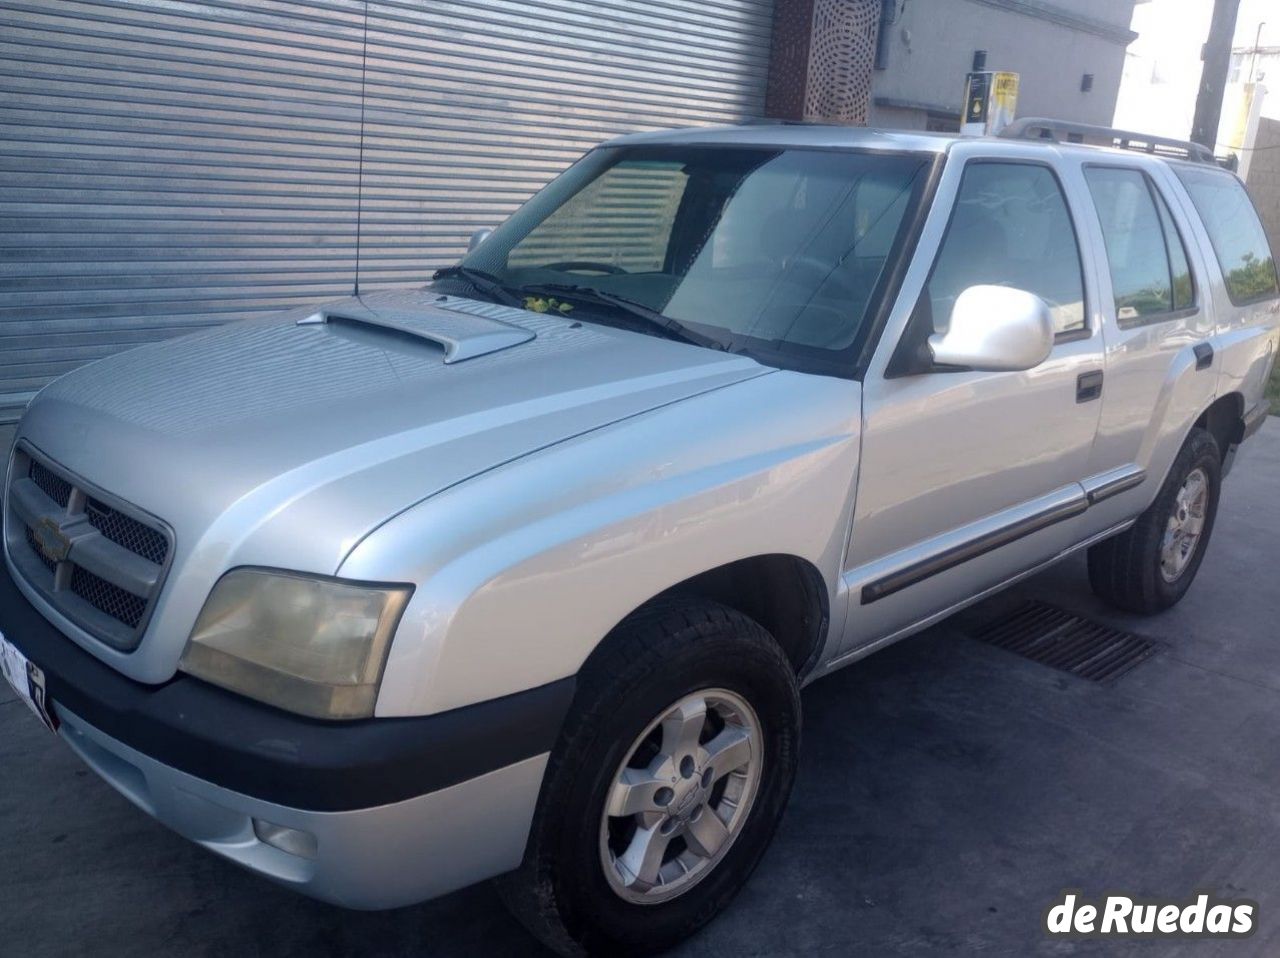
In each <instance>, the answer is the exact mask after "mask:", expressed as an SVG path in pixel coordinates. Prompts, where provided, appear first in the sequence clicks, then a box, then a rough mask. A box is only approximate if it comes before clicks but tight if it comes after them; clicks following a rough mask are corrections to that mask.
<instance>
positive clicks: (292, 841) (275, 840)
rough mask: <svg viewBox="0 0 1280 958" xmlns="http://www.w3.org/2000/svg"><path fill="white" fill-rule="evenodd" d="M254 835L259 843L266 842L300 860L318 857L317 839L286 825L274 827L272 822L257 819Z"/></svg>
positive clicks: (254, 823)
mask: <svg viewBox="0 0 1280 958" xmlns="http://www.w3.org/2000/svg"><path fill="white" fill-rule="evenodd" d="M253 833H254V834H255V835H257V836H258V840H259V841H262V842H266V843H267V844H268V845H270V846H271V847H273V848H278V849H280V851H282V852H288V853H289V854H290V855H297V856H298V857H299V858H315V857H316V847H317V843H316V837H315V836H314V835H312V834H311V833H310V832H304V831H300V830H299V829H296V828H287V827H286V826H284V825H273V824H272V823H271V822H264V821H262V820H261V819H258V818H255V819H254V820H253Z"/></svg>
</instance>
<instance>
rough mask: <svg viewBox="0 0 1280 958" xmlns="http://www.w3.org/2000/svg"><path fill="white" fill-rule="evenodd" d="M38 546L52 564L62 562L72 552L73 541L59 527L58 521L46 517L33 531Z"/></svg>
mask: <svg viewBox="0 0 1280 958" xmlns="http://www.w3.org/2000/svg"><path fill="white" fill-rule="evenodd" d="M31 534H32V535H33V536H34V537H35V540H36V545H38V546H39V547H40V551H41V552H42V553H44V557H45V558H46V559H48V560H49V561H50V562H62V561H63V560H64V559H66V557H67V556H68V555H69V554H70V552H71V540H70V539H68V538H67V534H66V533H65V532H63V531H62V530H61V529H60V528H59V527H58V521H57V520H56V519H51V518H50V517H49V516H45V517H44V518H43V519H41V520H40V521H39V522H37V523H36V525H35V528H33V529H32V530H31Z"/></svg>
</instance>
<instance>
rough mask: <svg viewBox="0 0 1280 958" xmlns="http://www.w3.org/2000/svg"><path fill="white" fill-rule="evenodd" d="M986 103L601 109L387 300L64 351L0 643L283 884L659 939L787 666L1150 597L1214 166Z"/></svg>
mask: <svg viewBox="0 0 1280 958" xmlns="http://www.w3.org/2000/svg"><path fill="white" fill-rule="evenodd" d="M1015 132H1016V133H1021V134H1022V136H1010V137H1006V138H1000V139H956V138H943V137H933V136H924V135H908V134H893V133H883V132H875V131H867V130H854V129H844V128H823V127H812V126H753V127H742V128H727V129H716V130H706V129H702V130H689V131H682V132H672V133H662V134H646V135H638V136H630V137H624V138H622V139H619V140H615V141H613V142H611V143H609V144H606V145H605V146H602V147H600V148H599V149H596V150H593V151H591V152H590V153H588V154H587V155H586V156H585V157H583V158H582V160H581V161H579V162H578V163H577V164H575V165H574V166H573V167H572V168H571V169H569V170H568V171H567V172H566V173H564V174H563V175H562V176H561V177H560V178H558V179H557V180H555V181H554V182H553V183H552V184H551V185H550V186H548V187H547V188H546V189H544V190H543V191H542V192H540V193H539V194H538V195H537V196H535V197H534V198H533V199H531V200H530V201H529V202H528V203H527V204H525V206H523V207H522V208H521V209H520V210H519V211H518V212H516V213H515V214H514V215H513V216H512V217H511V218H510V219H509V220H507V221H506V222H505V223H504V224H502V225H501V226H499V227H498V228H497V229H496V230H494V231H493V232H492V233H491V234H490V235H487V236H482V237H477V241H476V242H475V244H474V248H473V249H472V251H471V252H470V253H469V254H468V255H467V256H466V257H465V258H464V259H463V260H462V261H461V262H460V263H459V264H458V265H457V266H453V267H450V268H447V269H443V270H441V271H439V272H438V273H437V274H436V276H435V278H434V281H433V282H432V283H431V284H430V285H429V286H427V287H426V288H423V289H413V290H400V291H382V292H374V293H366V294H364V295H360V296H356V297H354V298H351V299H347V300H343V301H340V302H335V303H330V304H328V305H325V306H322V307H319V308H311V309H306V310H299V311H293V312H288V313H283V314H280V315H277V316H274V317H272V318H269V319H266V320H261V321H254V322H247V323H240V324H235V325H229V326H224V327H221V328H217V329H211V330H208V331H205V332H201V333H198V334H196V335H192V336H189V337H186V338H184V339H180V340H175V341H169V342H164V343H158V344H155V345H150V346H145V347H143V348H140V349H135V350H133V351H131V352H128V353H124V354H121V355H117V356H113V357H111V358H108V359H104V360H101V361H99V362H97V363H94V364H92V365H90V366H87V367H84V368H82V369H80V370H77V371H76V372H73V373H71V374H70V375H68V376H65V377H64V378H62V379H60V380H58V381H57V382H55V383H53V384H52V385H50V386H49V387H47V388H46V389H45V390H44V391H43V392H41V393H40V395H39V396H38V397H37V398H36V399H35V401H34V402H33V403H32V404H31V407H30V408H29V409H28V411H27V413H26V415H25V417H24V418H23V420H22V423H21V425H20V427H19V430H18V434H17V440H16V444H15V447H14V450H13V453H12V456H11V458H10V461H9V469H8V478H7V481H6V487H5V489H6V495H5V500H4V546H5V548H4V553H5V570H6V571H5V573H4V574H3V575H0V610H2V611H0V628H2V629H3V632H4V636H5V641H4V643H3V646H2V647H0V650H2V651H3V656H2V657H0V658H2V659H3V662H4V664H5V671H6V673H7V674H8V675H9V677H10V679H11V681H12V682H13V683H14V685H15V687H16V688H17V690H18V692H19V694H20V695H21V696H22V697H23V698H24V699H26V700H27V701H28V702H29V704H31V706H32V708H33V710H34V711H35V712H36V713H37V714H38V715H39V716H40V717H41V719H42V720H43V721H45V722H46V723H47V724H48V725H49V726H50V727H51V728H54V729H55V730H56V731H57V733H58V735H59V736H60V737H61V738H62V740H63V741H64V742H66V743H67V744H68V745H69V746H70V747H71V748H72V749H74V750H75V751H76V752H77V753H78V754H79V755H80V756H81V758H83V759H84V761H85V762H87V763H88V764H89V765H90V766H91V767H92V768H93V769H94V770H95V771H97V772H98V773H99V774H100V775H101V776H102V777H103V778H105V779H106V780H107V781H108V782H110V783H111V784H112V785H113V786H114V787H115V788H117V789H118V790H119V791H121V792H122V793H123V794H124V795H126V796H127V797H128V798H129V799H130V800H132V801H133V802H134V803H135V804H136V805H138V806H139V807H140V808H142V809H143V810H144V811H145V812H147V813H148V814H150V815H153V816H155V817H156V818H157V819H159V820H160V821H162V822H164V823H165V824H166V825H168V826H170V827H172V828H173V829H175V830H176V831H178V832H180V833H181V834H183V835H185V836H187V837H189V838H190V839H192V840H193V841H196V842H198V843H200V844H201V845H203V846H204V847H206V848H208V849H210V850H211V851H214V852H216V853H218V854H220V855H223V856H225V857H227V858H229V859H232V860H233V861H235V862H237V863H239V864H241V865H243V866H245V867H247V868H249V869H251V870H253V871H255V872H257V873H259V874H261V875H264V876H266V877H268V878H271V879H273V880H275V881H278V882H280V883H282V884H285V885H288V886H290V887H293V888H296V889H297V890H299V891H301V892H304V893H306V894H308V895H312V896H315V897H317V898H321V899H325V900H327V901H331V902H335V903H338V904H341V905H346V906H349V907H353V908H386V907H392V906H398V905H404V904H407V903H410V902H417V901H421V900H423V899H426V898H429V897H431V896H434V895H440V894H443V893H445V892H448V891H450V890H452V889H456V888H459V887H461V886H463V885H467V884H469V883H472V882H476V881H480V880H482V879H486V878H491V877H494V876H500V875H501V876H503V877H502V879H501V882H500V885H501V888H502V891H503V894H504V896H505V898H506V899H507V901H508V902H509V903H510V904H511V906H512V907H513V909H514V910H515V912H516V913H517V914H518V915H519V916H520V917H521V918H522V919H523V920H524V921H525V922H526V923H527V924H528V925H529V927H530V928H531V929H532V930H533V932H534V933H535V934H537V935H538V936H539V937H540V938H541V939H542V940H543V941H545V942H547V943H548V944H550V945H551V946H552V947H554V948H557V949H559V950H561V951H563V952H566V953H568V952H579V951H584V950H585V951H592V952H606V953H617V952H636V951H646V950H652V949H656V948H661V947H663V946H666V945H668V944H671V943H672V942H674V941H676V940H678V939H680V938H681V937H683V936H685V935H688V934H689V933H691V932H692V931H693V930H695V929H697V928H698V927H700V926H701V925H702V924H704V923H705V922H706V921H708V920H709V919H710V918H711V917H712V916H714V915H715V913H716V912H717V911H718V910H719V909H721V908H722V907H723V906H724V905H725V903H726V902H727V901H728V900H729V899H730V897H731V896H732V895H733V894H734V892H735V891H736V890H737V889H738V888H739V887H740V886H741V885H742V883H743V882H744V881H745V880H746V878H747V876H748V875H749V874H750V872H751V870H752V868H753V867H754V866H755V864H756V863H757V861H759V859H760V856H761V854H762V853H763V851H764V849H765V847H766V846H767V844H768V842H769V839H770V837H771V835H772V833H773V831H774V826H775V824H776V823H777V821H778V819H779V816H780V815H781V814H782V811H783V808H784V806H785V805H786V801H787V796H788V793H789V791H790V789H791V785H792V780H793V778H794V774H795V768H796V759H797V754H798V748H799V742H800V697H799V689H800V687H801V686H802V685H804V684H805V683H808V682H811V681H813V680H815V679H817V678H819V677H821V676H823V675H825V674H827V673H829V672H831V671H833V670H834V669H837V668H840V667H841V666H844V665H848V664H850V663H852V662H854V661H856V660H858V659H859V658H861V657H863V656H865V655H867V654H869V653H870V652H873V651H874V650H876V649H879V648H882V647H884V646H885V645H887V644H888V643H890V642H893V641H895V640H897V639H900V638H902V637H904V636H907V635H909V634H911V633H912V632H915V631H917V630H919V629H921V628H924V627H925V626H927V625H929V624H930V623H933V622H936V621H938V620H939V619H941V618H943V617H944V616H947V615H950V614H951V613H952V612H954V611H956V610H957V609H960V608H961V607H963V606H965V605H967V604H969V603H972V602H975V601H977V600H978V599H981V598H982V597H984V596H986V595H989V594H991V593H992V592H994V591H995V590H998V589H1000V588H1002V587H1004V586H1006V585H1008V584H1009V583H1011V582H1013V581H1015V580H1017V579H1019V578H1022V577H1024V576H1026V575H1028V574H1030V573H1032V572H1034V571H1036V570H1037V569H1041V568H1043V567H1045V566H1046V565H1048V564H1050V563H1053V562H1055V561H1057V560H1058V559H1061V558H1062V557H1063V556H1065V555H1067V554H1069V553H1071V552H1074V551H1076V550H1080V549H1088V558H1089V572H1090V577H1091V580H1092V583H1093V587H1094V589H1095V590H1096V591H1097V592H1098V593H1099V594H1100V595H1102V596H1103V597H1104V598H1106V599H1107V600H1109V601H1110V602H1112V603H1114V604H1115V605H1117V606H1119V607H1121V608H1123V609H1127V610H1131V611H1135V612H1144V613H1149V612H1156V611H1159V610H1161V609H1165V608H1168V607H1169V606H1171V605H1173V604H1174V603H1175V602H1177V601H1178V600H1179V599H1180V598H1181V597H1182V595H1183V594H1184V593H1185V592H1186V591H1187V589H1188V587H1189V586H1190V585H1191V583H1192V580H1193V579H1194V577H1195V575H1196V570H1197V568H1198V567H1199V565H1200V562H1201V560H1202V559H1203V558H1204V554H1205V549H1206V547H1207V545H1208V542H1209V536H1210V533H1211V532H1212V529H1213V521H1214V514H1215V511H1216V509H1217V504H1218V497H1219V494H1220V491H1221V483H1222V478H1223V476H1224V475H1225V474H1226V472H1227V470H1228V469H1229V467H1230V466H1231V463H1232V459H1233V456H1234V453H1235V451H1236V449H1237V447H1238V446H1239V445H1240V443H1242V442H1243V441H1244V440H1245V439H1246V438H1247V437H1248V436H1249V435H1250V434H1251V433H1252V432H1253V431H1254V430H1255V429H1256V428H1257V427H1258V426H1259V424H1260V423H1261V422H1262V421H1263V417H1264V416H1265V413H1266V407H1265V403H1264V402H1263V400H1262V396H1263V392H1264V384H1265V383H1266V381H1267V379H1268V376H1269V375H1270V372H1271V367H1272V364H1273V362H1274V359H1275V353H1276V347H1277V339H1278V337H1280V332H1278V330H1277V324H1278V322H1280V313H1278V310H1280V297H1278V289H1277V277H1276V269H1275V263H1274V260H1273V258H1272V254H1271V251H1270V250H1269V248H1268V245H1267V240H1266V238H1265V235H1264V234H1263V231H1262V227H1261V226H1260V224H1259V222H1258V217H1257V215H1256V214H1255V212H1254V210H1253V207H1252V206H1251V204H1250V201H1249V199H1248V197H1247V195H1246V193H1245V191H1244V189H1243V187H1242V186H1241V184H1240V181H1239V180H1238V179H1237V178H1236V177H1234V176H1233V175H1232V174H1230V173H1228V172H1225V171H1223V170H1221V169H1219V168H1217V167H1216V166H1214V165H1213V164H1212V162H1210V161H1207V160H1211V158H1206V157H1205V156H1204V155H1203V153H1202V152H1201V151H1197V150H1195V149H1193V148H1190V147H1187V148H1185V149H1181V150H1178V149H1175V148H1170V147H1168V145H1166V144H1148V145H1149V146H1150V147H1151V151H1150V152H1135V151H1133V150H1124V149H1105V148H1094V147H1086V146H1076V145H1069V144H1060V143H1057V142H1056V141H1054V140H1052V139H1050V140H1045V139H1031V138H1029V135H1030V133H1031V132H1032V128H1031V127H1028V125H1027V124H1022V125H1020V126H1019V128H1018V130H1016V131H1015ZM1042 132H1046V133H1051V132H1052V131H1051V130H1049V128H1048V126H1045V127H1044V130H1043V131H1042ZM1158 154H1165V155H1158ZM1172 154H1178V156H1176V157H1174V158H1171V156H1170V155H1172ZM138 867H139V868H142V867H144V863H142V862H139V863H138Z"/></svg>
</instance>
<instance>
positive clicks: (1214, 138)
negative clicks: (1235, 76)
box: [1191, 0, 1240, 150]
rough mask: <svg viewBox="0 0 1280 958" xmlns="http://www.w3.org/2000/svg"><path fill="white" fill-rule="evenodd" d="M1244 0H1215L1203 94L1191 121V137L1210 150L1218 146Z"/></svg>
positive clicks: (1202, 75) (1202, 73)
mask: <svg viewBox="0 0 1280 958" xmlns="http://www.w3.org/2000/svg"><path fill="white" fill-rule="evenodd" d="M1239 12H1240V0H1213V20H1212V21H1211V22H1210V24H1209V39H1208V41H1207V42H1206V43H1205V45H1204V53H1203V54H1202V56H1201V59H1202V60H1204V67H1203V68H1202V69H1201V71H1200V93H1199V95H1198V96H1197V97H1196V115H1195V119H1194V120H1192V122H1191V139H1192V140H1194V141H1195V142H1196V143H1200V144H1203V145H1204V146H1207V147H1208V148H1209V149H1211V150H1212V149H1214V148H1215V147H1217V145H1218V122H1219V121H1220V120H1221V119H1222V94H1223V92H1224V90H1225V88H1226V85H1227V70H1228V68H1229V67H1230V66H1231V41H1232V39H1233V38H1234V37H1235V32H1236V15H1237V14H1238V13H1239Z"/></svg>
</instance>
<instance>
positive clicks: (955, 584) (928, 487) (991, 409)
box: [844, 144, 1102, 654]
mask: <svg viewBox="0 0 1280 958" xmlns="http://www.w3.org/2000/svg"><path fill="white" fill-rule="evenodd" d="M985 149H986V150H990V149H991V148H990V147H985ZM1056 160H1057V157H1056V154H1055V153H1054V152H1053V151H1051V150H1048V149H1045V148H1039V147H1017V146H1012V145H1011V146H1008V147H1006V148H1005V149H1004V150H1002V151H1000V153H999V154H996V153H995V152H994V151H992V152H989V153H986V152H984V145H983V144H974V145H969V144H962V145H959V146H957V147H954V148H953V150H952V155H951V158H950V159H949V161H948V164H947V169H946V171H945V173H944V175H943V179H942V182H941V183H940V184H939V189H938V194H937V199H936V201H935V204H934V208H933V211H932V212H931V214H930V219H929V222H928V223H927V224H926V227H925V230H924V232H923V234H922V238H921V244H920V248H919V250H918V252H917V255H916V257H915V261H914V262H913V264H912V266H911V269H910V270H909V272H908V275H907V278H906V281H905V282H904V285H903V291H902V296H901V297H900V300H899V303H898V304H897V307H896V309H895V314H894V316H893V317H891V319H890V321H889V324H888V327H887V329H886V334H885V336H884V338H883V341H882V342H881V343H880V345H879V347H878V351H877V355H876V357H875V358H874V359H873V360H872V363H871V368H869V369H868V371H867V374H866V376H865V379H864V404H863V445H862V466H861V472H860V475H859V482H858V495H857V504H856V513H855V520H854V524H853V527H852V532H851V536H850V541H849V547H848V550H847V555H846V562H845V570H846V571H845V583H846V585H847V586H848V588H849V589H850V602H849V607H850V614H849V619H848V622H847V628H846V642H845V646H844V651H845V653H846V654H852V653H853V652H854V651H856V650H858V649H860V648H864V647H868V646H869V645H870V644H872V643H876V644H878V643H879V642H880V641H888V640H889V639H891V638H893V637H894V636H895V635H896V634H898V633H900V632H901V631H903V630H904V629H907V628H911V627H913V626H914V625H917V624H919V623H920V622H921V621H924V620H927V619H929V618H931V617H934V616H937V615H940V614H942V613H943V612H945V611H946V610H947V609H949V608H951V607H953V606H955V605H956V604H958V603H960V602H964V601H967V600H969V599H971V598H972V597H974V596H975V595H978V594H980V593H982V592H983V591H984V590H987V589H990V588H992V587H993V586H996V585H998V584H1000V583H1002V582H1003V581H1005V580H1007V579H1008V578H1009V577H1011V576H1013V575H1016V574H1018V573H1019V572H1021V571H1024V570H1025V569H1028V568H1031V567H1034V566H1035V565H1037V564H1038V563H1041V562H1043V561H1045V560H1047V559H1049V558H1052V557H1053V556H1056V555H1057V554H1058V553H1059V552H1060V551H1061V550H1062V549H1064V548H1066V547H1068V546H1069V545H1071V544H1072V543H1074V542H1075V541H1076V539H1077V535H1078V532H1077V529H1078V525H1077V520H1078V518H1079V516H1080V514H1081V513H1082V512H1083V509H1084V498H1083V490H1082V487H1081V485H1080V482H1081V480H1082V479H1083V478H1084V477H1085V475H1086V474H1087V469H1088V462H1089V455H1090V448H1091V446H1092V444H1093V439H1094V433H1095V430H1096V427H1097V421H1098V408H1099V404H1098V403H1097V402H1096V401H1095V400H1096V395H1097V394H1096V392H1095V391H1093V384H1094V383H1095V381H1096V379H1097V377H1098V376H1099V374H1100V373H1101V371H1102V337H1101V333H1100V331H1099V330H1098V328H1097V319H1096V317H1095V316H1091V315H1090V313H1089V305H1090V304H1091V303H1092V302H1093V301H1094V300H1095V298H1096V297H1095V294H1094V290H1093V277H1092V269H1086V262H1087V261H1086V260H1084V258H1083V257H1082V244H1081V242H1080V241H1079V238H1078V229H1077V226H1076V222H1077V221H1078V219H1079V215H1080V211H1079V210H1078V209H1077V208H1076V206H1077V205H1078V203H1079V194H1080V188H1081V184H1078V183H1077V184H1075V185H1074V187H1073V188H1072V189H1071V190H1070V192H1069V191H1068V189H1067V187H1066V185H1065V184H1064V182H1063V177H1062V175H1061V171H1060V169H1059V168H1058V167H1057V165H1056ZM978 284H996V285H1002V286H1010V287H1016V288H1020V289H1024V290H1027V291H1029V292H1032V293H1035V294H1037V295H1038V296H1040V297H1041V298H1042V299H1044V300H1045V301H1046V302H1047V303H1048V304H1049V306H1050V308H1051V311H1052V313H1053V315H1054V318H1055V324H1056V326H1057V329H1058V335H1057V341H1056V344H1055V346H1054V349H1053V352H1052V354H1051V355H1050V357H1049V359H1048V360H1047V361H1046V362H1044V363H1042V364H1041V365H1040V366H1038V367H1036V368H1035V369H1031V370H1028V371H1025V372H974V371H967V370H964V371H962V370H952V371H945V372H944V371H937V372H929V373H923V374H906V375H904V374H901V373H900V372H899V371H898V365H899V361H900V357H901V355H902V351H903V350H911V349H913V348H918V346H919V345H920V344H922V343H923V339H924V337H926V336H927V334H929V333H932V332H935V331H941V330H942V329H943V328H945V324H946V323H947V322H948V320H949V315H950V309H951V305H952V304H953V303H954V302H955V299H956V297H957V296H959V294H960V293H961V292H962V291H963V290H964V289H966V288H968V287H970V286H973V285H978ZM904 313H905V314H906V315H903V314H904Z"/></svg>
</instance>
